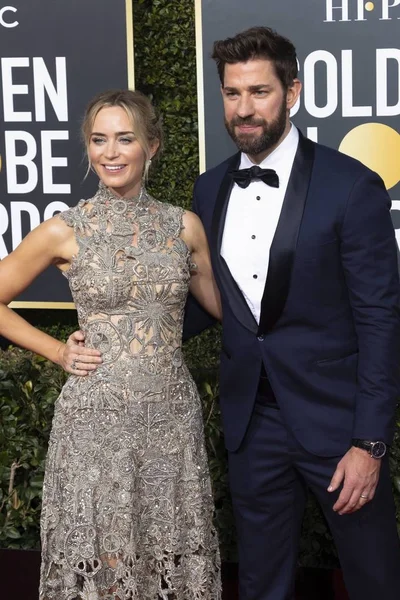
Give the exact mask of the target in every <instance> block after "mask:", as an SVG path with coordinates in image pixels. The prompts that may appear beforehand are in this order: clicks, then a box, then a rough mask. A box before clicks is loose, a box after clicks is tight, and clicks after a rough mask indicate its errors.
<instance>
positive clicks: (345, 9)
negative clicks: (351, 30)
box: [325, 0, 350, 22]
mask: <svg viewBox="0 0 400 600" xmlns="http://www.w3.org/2000/svg"><path fill="white" fill-rule="evenodd" d="M334 10H341V11H342V18H341V19H339V21H350V19H349V0H342V4H341V5H340V6H333V0H326V19H325V22H332V21H336V19H334V18H333V11H334Z"/></svg>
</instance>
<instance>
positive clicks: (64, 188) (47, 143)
mask: <svg viewBox="0 0 400 600" xmlns="http://www.w3.org/2000/svg"><path fill="white" fill-rule="evenodd" d="M53 140H68V131H42V173H43V193H44V194H70V193H71V186H70V184H69V183H53V168H55V167H67V166H68V160H67V158H66V157H65V156H62V157H61V156H59V157H54V156H53V155H52V152H51V150H52V142H53Z"/></svg>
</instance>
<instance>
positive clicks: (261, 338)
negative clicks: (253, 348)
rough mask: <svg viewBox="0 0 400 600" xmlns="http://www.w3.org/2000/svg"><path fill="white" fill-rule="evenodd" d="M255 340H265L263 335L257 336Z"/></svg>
mask: <svg viewBox="0 0 400 600" xmlns="http://www.w3.org/2000/svg"><path fill="white" fill-rule="evenodd" d="M257 339H258V341H259V342H263V341H264V339H265V335H259V336H257Z"/></svg>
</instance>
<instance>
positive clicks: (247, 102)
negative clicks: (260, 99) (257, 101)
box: [236, 96, 254, 119]
mask: <svg viewBox="0 0 400 600" xmlns="http://www.w3.org/2000/svg"><path fill="white" fill-rule="evenodd" d="M236 113H237V115H238V116H239V117H242V119H244V118H245V117H250V116H251V115H254V104H253V101H252V99H251V97H249V96H241V97H240V99H239V102H238V104H237V107H236Z"/></svg>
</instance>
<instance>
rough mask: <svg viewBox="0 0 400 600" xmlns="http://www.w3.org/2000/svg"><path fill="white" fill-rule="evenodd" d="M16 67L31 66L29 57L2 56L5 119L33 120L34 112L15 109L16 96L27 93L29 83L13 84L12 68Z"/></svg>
mask: <svg viewBox="0 0 400 600" xmlns="http://www.w3.org/2000/svg"><path fill="white" fill-rule="evenodd" d="M14 67H29V58H26V57H21V58H2V59H1V70H2V74H3V105H4V121H6V122H7V121H32V113H30V112H16V111H15V110H14V96H15V95H17V94H27V93H28V86H27V85H24V84H23V85H16V84H13V80H12V70H13V68H14Z"/></svg>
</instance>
